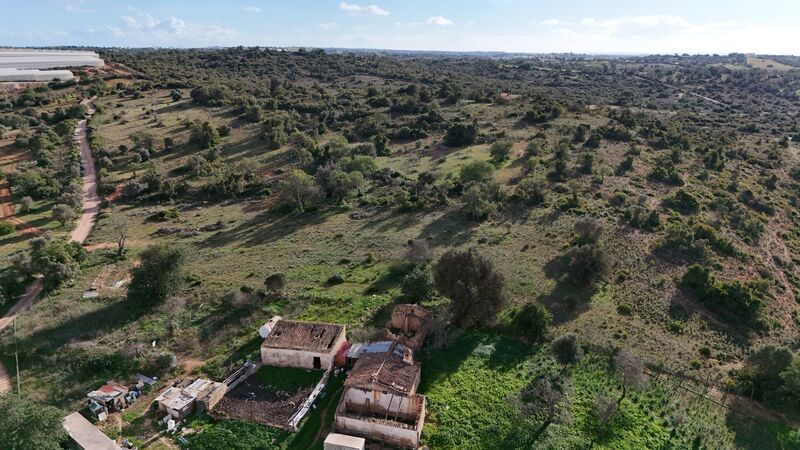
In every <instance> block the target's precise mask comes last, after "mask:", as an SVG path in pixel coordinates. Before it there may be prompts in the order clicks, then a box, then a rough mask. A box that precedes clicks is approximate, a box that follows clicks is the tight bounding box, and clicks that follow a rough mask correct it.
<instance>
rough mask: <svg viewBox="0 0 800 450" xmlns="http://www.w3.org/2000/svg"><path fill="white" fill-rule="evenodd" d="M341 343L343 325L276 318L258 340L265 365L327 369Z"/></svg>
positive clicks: (342, 340)
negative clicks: (263, 337)
mask: <svg viewBox="0 0 800 450" xmlns="http://www.w3.org/2000/svg"><path fill="white" fill-rule="evenodd" d="M344 343H345V327H344V325H337V324H332V323H321V322H299V321H294V320H278V321H276V322H275V325H274V326H273V328H272V330H270V332H269V334H268V335H267V338H266V339H264V342H263V343H262V344H261V361H262V362H263V363H264V364H265V365H269V366H278V367H297V368H301V369H328V368H329V367H331V366H332V365H333V360H334V357H335V356H336V353H337V352H338V351H339V349H340V348H341V347H342V345H344Z"/></svg>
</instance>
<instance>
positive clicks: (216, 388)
mask: <svg viewBox="0 0 800 450" xmlns="http://www.w3.org/2000/svg"><path fill="white" fill-rule="evenodd" d="M184 386H185V387H180V386H173V387H170V388H168V389H167V390H165V391H164V392H162V393H161V395H159V396H158V397H157V398H156V399H155V401H156V403H157V404H158V411H159V413H161V415H160V417H163V416H165V415H167V414H169V415H170V416H172V418H173V419H175V420H183V419H185V418H186V417H188V416H189V415H190V414H192V413H193V412H195V411H197V412H199V413H203V412H206V411H209V410H211V409H213V408H214V406H216V405H217V403H218V402H219V401H220V400H221V399H222V397H223V396H224V395H225V392H226V390H227V386H226V385H225V384H224V383H217V382H215V381H211V380H206V379H202V378H199V379H196V380H194V381H192V382H191V383H189V384H188V385H184Z"/></svg>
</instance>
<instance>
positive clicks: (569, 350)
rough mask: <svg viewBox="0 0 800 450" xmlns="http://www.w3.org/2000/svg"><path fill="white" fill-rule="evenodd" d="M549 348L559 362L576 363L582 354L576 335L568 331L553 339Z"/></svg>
mask: <svg viewBox="0 0 800 450" xmlns="http://www.w3.org/2000/svg"><path fill="white" fill-rule="evenodd" d="M550 350H551V351H552V352H553V355H554V356H555V357H556V359H557V360H558V362H560V363H561V364H571V363H576V362H578V360H579V359H580V358H581V356H582V354H583V349H581V344H580V341H579V340H578V336H577V335H575V334H574V333H568V334H565V335H562V336H559V337H558V338H556V339H554V340H553V342H552V343H550Z"/></svg>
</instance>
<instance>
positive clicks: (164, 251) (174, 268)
mask: <svg viewBox="0 0 800 450" xmlns="http://www.w3.org/2000/svg"><path fill="white" fill-rule="evenodd" d="M140 260H141V263H140V264H139V265H138V266H136V267H134V268H133V271H132V276H131V284H130V286H129V287H128V299H129V300H131V301H132V302H134V304H138V305H143V306H154V305H159V304H161V303H163V302H164V301H166V300H167V299H168V298H169V297H171V296H173V295H175V294H176V293H177V292H178V291H180V290H181V289H182V288H183V286H184V284H185V281H186V280H185V278H186V273H185V271H186V252H185V251H184V250H183V248H181V247H174V246H171V245H169V244H157V245H152V246H150V247H148V248H147V249H145V250H144V251H143V252H142V253H141V255H140Z"/></svg>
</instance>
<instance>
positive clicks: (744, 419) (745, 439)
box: [725, 399, 795, 450]
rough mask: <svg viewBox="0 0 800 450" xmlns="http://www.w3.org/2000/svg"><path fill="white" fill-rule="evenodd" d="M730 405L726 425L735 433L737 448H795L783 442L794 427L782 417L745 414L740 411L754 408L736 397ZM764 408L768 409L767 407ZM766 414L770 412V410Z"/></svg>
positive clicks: (755, 449)
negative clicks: (783, 420) (771, 417)
mask: <svg viewBox="0 0 800 450" xmlns="http://www.w3.org/2000/svg"><path fill="white" fill-rule="evenodd" d="M728 406H729V408H728V413H727V414H726V416H725V425H726V426H727V428H728V430H730V431H731V432H732V433H733V435H734V442H735V443H736V448H741V449H748V450H750V449H752V450H758V449H763V448H786V449H790V448H791V449H794V448H795V447H793V446H792V445H791V444H789V445H788V446H787V445H785V443H784V442H781V441H782V439H781V437H782V436H783V437H785V436H786V435H787V434H788V432H789V431H791V430H792V429H793V427H791V426H790V425H788V424H786V423H782V421H780V418H778V417H775V418H773V419H767V418H766V417H760V416H757V415H749V414H743V413H741V412H740V411H750V410H751V409H752V408H753V406H752V405H751V404H749V402H746V401H744V400H738V399H734V400H732V401H731V402H729V403H728ZM758 406H760V405H758ZM757 409H761V408H757ZM763 409H764V410H765V411H766V408H763ZM764 414H765V415H766V414H769V412H766V413H764ZM775 414H777V413H775ZM781 428H783V430H781Z"/></svg>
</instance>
